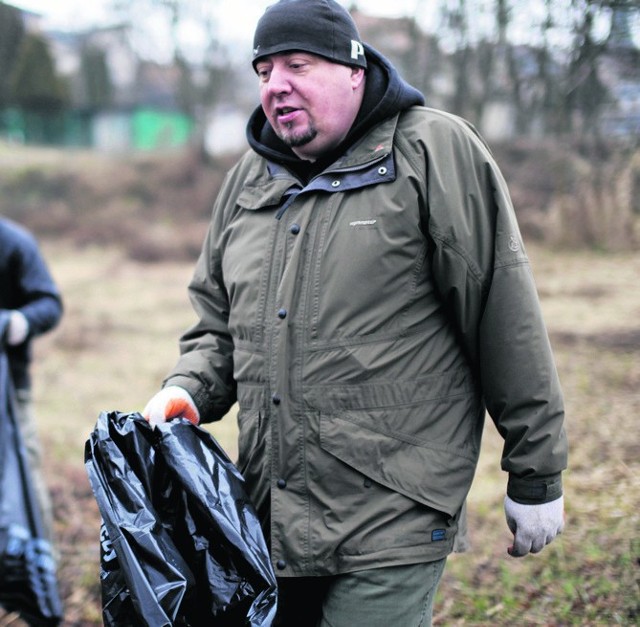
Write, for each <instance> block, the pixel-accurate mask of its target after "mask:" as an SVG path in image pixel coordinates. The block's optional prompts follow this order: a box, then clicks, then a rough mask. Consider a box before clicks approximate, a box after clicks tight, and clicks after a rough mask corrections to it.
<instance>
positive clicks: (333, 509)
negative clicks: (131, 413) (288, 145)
mask: <svg viewBox="0 0 640 627" xmlns="http://www.w3.org/2000/svg"><path fill="white" fill-rule="evenodd" d="M189 289H190V296H191V300H192V303H193V306H194V308H195V312H196V314H197V317H198V320H199V321H198V322H197V324H196V325H195V326H194V327H193V328H192V329H190V330H189V331H187V332H186V333H185V334H184V336H183V337H182V339H181V357H180V359H179V362H178V364H177V365H176V367H175V369H174V370H173V371H172V373H171V374H170V376H169V377H168V378H167V380H166V381H165V384H166V385H170V384H172V385H179V386H181V387H183V388H185V389H186V390H187V391H189V392H190V394H191V395H192V397H193V398H194V401H195V403H196V404H197V406H198V408H199V411H200V414H201V417H202V420H203V421H204V422H208V421H212V420H219V419H221V418H222V417H223V416H224V415H225V414H227V413H228V411H229V409H230V408H231V407H232V405H233V404H234V403H235V402H236V401H237V402H238V405H239V413H238V423H239V430H240V432H239V459H238V466H239V469H240V471H241V472H242V473H243V475H244V477H245V479H246V485H247V489H248V492H249V494H250V496H251V498H252V500H253V502H254V504H255V505H256V508H257V510H258V512H259V514H260V516H261V519H262V521H263V523H264V529H265V533H266V536H267V540H268V542H269V545H270V550H271V554H272V559H273V564H274V566H275V568H276V573H277V574H278V575H279V576H309V575H329V574H336V573H341V572H348V571H352V570H356V569H361V568H372V567H379V566H388V565H398V564H407V563H412V562H419V561H429V560H431V559H437V558H439V557H441V556H442V553H443V552H444V553H445V554H446V553H447V552H449V551H450V550H451V549H452V546H453V540H454V538H455V535H456V532H457V525H458V522H459V518H460V514H461V511H462V508H463V505H464V503H465V499H466V497H467V494H468V491H469V488H470V486H471V482H472V479H473V476H474V472H475V469H476V464H477V460H478V455H479V451H480V440H481V435H482V431H483V423H484V416H485V410H487V411H488V413H489V415H490V416H491V418H492V419H493V421H494V422H495V425H496V426H497V428H498V431H499V432H500V434H501V435H502V437H503V438H504V442H505V444H504V451H503V455H502V468H503V469H504V471H506V472H507V473H508V477H509V479H508V493H509V495H510V496H511V497H512V498H513V499H515V500H517V501H519V502H522V503H542V502H546V501H550V500H553V499H555V498H557V497H559V496H560V495H561V494H562V487H561V478H560V477H561V471H562V470H563V469H564V468H565V467H566V462H567V442H566V438H565V435H564V430H563V416H564V412H563V401H562V394H561V389H560V385H559V381H558V377H557V373H556V368H555V365H554V360H553V356H552V353H551V350H550V345H549V341H548V337H547V332H546V329H545V326H544V323H543V319H542V316H541V311H540V306H539V302H538V297H537V293H536V288H535V284H534V280H533V277H532V274H531V268H530V266H529V262H528V259H527V256H526V253H525V249H524V246H523V243H522V239H521V236H520V232H519V230H518V225H517V223H516V218H515V214H514V210H513V207H512V204H511V201H510V198H509V194H508V191H507V187H506V185H505V182H504V180H503V178H502V176H501V174H500V172H499V169H498V167H497V166H496V164H495V162H494V159H493V158H492V156H491V154H490V152H489V150H488V149H487V146H486V145H485V143H484V142H483V141H482V139H481V138H480V137H479V136H478V135H477V134H476V133H475V131H474V130H473V129H472V128H471V127H470V126H469V125H468V124H467V123H466V122H465V121H463V120H461V119H459V118H456V117H455V116H452V115H450V114H447V113H443V112H441V111H437V110H434V109H429V108H426V107H422V106H413V107H411V108H409V109H407V110H404V111H401V112H399V113H397V114H395V115H393V116H391V117H389V118H387V119H386V120H384V121H383V122H381V123H379V124H377V125H375V127H374V128H372V129H370V130H369V131H368V132H367V133H366V134H364V136H363V137H362V138H361V139H360V140H359V141H357V142H356V143H355V144H354V145H353V146H352V147H351V148H350V149H349V150H348V151H347V153H346V154H344V155H343V156H342V157H341V158H339V159H338V160H337V161H335V162H334V163H333V164H331V165H330V166H329V167H327V168H326V169H325V170H324V171H323V172H321V173H320V174H318V175H317V176H315V177H314V178H312V179H311V181H310V182H308V183H307V184H305V183H302V182H300V181H299V180H298V179H297V178H296V176H294V175H293V174H292V173H291V171H290V170H289V169H287V168H285V167H283V166H282V165H279V164H276V163H273V162H269V161H268V160H267V159H265V158H263V157H262V156H259V155H258V154H256V153H255V152H254V151H249V152H247V153H246V154H245V155H244V157H243V158H242V159H241V160H240V162H239V163H238V164H237V165H236V166H235V167H234V168H233V169H232V170H231V171H230V172H229V174H228V175H227V177H226V179H225V181H224V183H223V186H222V189H221V191H220V193H219V195H218V198H217V200H216V203H215V206H214V208H213V213H212V218H211V224H210V228H209V232H208V235H207V237H206V240H205V242H204V246H203V250H202V254H201V256H200V259H199V261H198V263H197V267H196V269H195V272H194V276H193V280H192V282H191V284H190V288H189Z"/></svg>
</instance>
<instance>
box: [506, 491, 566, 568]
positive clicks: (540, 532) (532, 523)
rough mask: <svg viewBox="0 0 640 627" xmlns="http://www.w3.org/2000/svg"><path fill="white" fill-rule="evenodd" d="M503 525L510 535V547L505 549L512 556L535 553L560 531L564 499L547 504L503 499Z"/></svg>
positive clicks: (562, 522) (562, 524)
mask: <svg viewBox="0 0 640 627" xmlns="http://www.w3.org/2000/svg"><path fill="white" fill-rule="evenodd" d="M504 512H505V514H506V516H507V524H508V525H509V529H511V531H512V532H513V535H514V537H513V545H512V546H510V547H509V548H508V549H507V552H508V553H509V555H511V556H512V557H524V556H525V555H526V554H527V553H539V552H540V551H542V549H543V548H544V547H545V546H546V545H547V544H549V543H550V542H551V541H552V540H553V539H554V538H555V537H556V536H557V535H558V534H560V533H562V529H563V528H564V498H563V497H562V496H561V497H560V498H558V499H555V500H554V501H550V502H549V503H542V504H540V505H523V504H522V503H516V502H515V501H513V500H512V499H510V498H509V497H508V496H505V498H504Z"/></svg>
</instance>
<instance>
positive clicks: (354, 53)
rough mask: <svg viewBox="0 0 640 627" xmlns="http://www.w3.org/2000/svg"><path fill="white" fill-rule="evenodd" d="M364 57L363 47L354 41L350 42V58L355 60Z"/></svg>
mask: <svg viewBox="0 0 640 627" xmlns="http://www.w3.org/2000/svg"><path fill="white" fill-rule="evenodd" d="M361 56H362V57H364V46H363V45H362V44H361V43H360V42H359V41H356V40H355V39H352V40H351V58H352V59H356V60H357V58H358V57H361Z"/></svg>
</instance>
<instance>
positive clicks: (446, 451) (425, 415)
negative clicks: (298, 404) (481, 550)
mask: <svg viewBox="0 0 640 627" xmlns="http://www.w3.org/2000/svg"><path fill="white" fill-rule="evenodd" d="M471 396H473V395H471ZM470 403H473V399H472V398H471V397H467V398H465V397H462V398H461V397H458V398H456V399H453V400H451V401H450V402H447V403H444V404H443V403H439V404H438V406H437V407H433V406H432V407H429V406H428V405H429V404H420V405H416V406H411V407H399V408H393V409H385V410H377V409H373V410H347V411H340V412H336V413H331V414H323V415H322V416H321V421H320V445H321V447H322V448H323V449H324V450H325V451H326V452H327V453H329V454H330V455H332V456H334V457H336V458H337V459H339V460H341V461H342V462H344V463H345V464H348V465H349V466H351V467H352V468H354V469H356V470H358V471H359V472H361V473H362V474H364V475H366V476H368V477H369V478H371V479H372V480H374V481H377V482H378V483H380V484H382V485H384V486H386V487H388V488H390V489H391V490H394V491H396V492H398V493H400V494H403V495H405V496H407V497H409V498H411V499H413V500H415V501H417V502H419V503H422V504H424V505H427V506H428V507H432V508H434V509H437V510H439V511H442V512H446V513H447V514H449V515H450V516H454V515H456V513H457V512H458V511H459V510H460V508H461V507H462V504H463V503H464V500H465V498H466V496H467V493H468V491H469V488H470V486H471V481H472V480H473V475H474V472H475V468H476V464H477V461H478V453H479V438H480V434H481V430H482V424H483V420H482V417H481V416H478V419H477V420H474V418H473V416H474V413H473V411H471V413H468V412H469V411H470V409H471V407H470ZM476 413H477V412H476ZM434 414H435V415H437V414H440V416H441V418H440V420H445V421H447V422H449V429H448V431H447V433H448V435H447V437H446V438H445V437H440V438H439V439H435V438H432V437H430V429H429V426H428V425H429V422H430V420H431V419H432V418H433V416H434ZM440 420H438V419H436V420H435V421H434V422H435V423H438V422H440ZM441 430H442V429H441ZM431 432H432V433H433V432H434V429H431Z"/></svg>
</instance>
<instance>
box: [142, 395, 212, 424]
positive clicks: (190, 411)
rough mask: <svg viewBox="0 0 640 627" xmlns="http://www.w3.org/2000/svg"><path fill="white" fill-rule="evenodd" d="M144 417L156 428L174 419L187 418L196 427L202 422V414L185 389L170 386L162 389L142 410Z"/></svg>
mask: <svg viewBox="0 0 640 627" xmlns="http://www.w3.org/2000/svg"><path fill="white" fill-rule="evenodd" d="M142 415H143V416H144V417H145V419H146V420H147V421H148V422H149V424H151V425H153V426H155V425H159V424H162V423H163V422H166V421H168V420H171V419H172V418H186V419H187V420H190V421H191V422H192V423H193V424H194V425H197V424H198V423H199V422H200V412H199V411H198V408H197V407H196V404H195V403H194V402H193V399H192V398H191V395H190V394H189V392H187V391H186V390H185V389H184V388H181V387H179V386H177V385H169V386H167V387H166V388H162V390H160V391H159V392H158V393H157V394H156V395H155V396H153V397H152V398H151V400H150V401H149V402H148V403H147V404H146V406H145V408H144V409H143V410H142Z"/></svg>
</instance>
